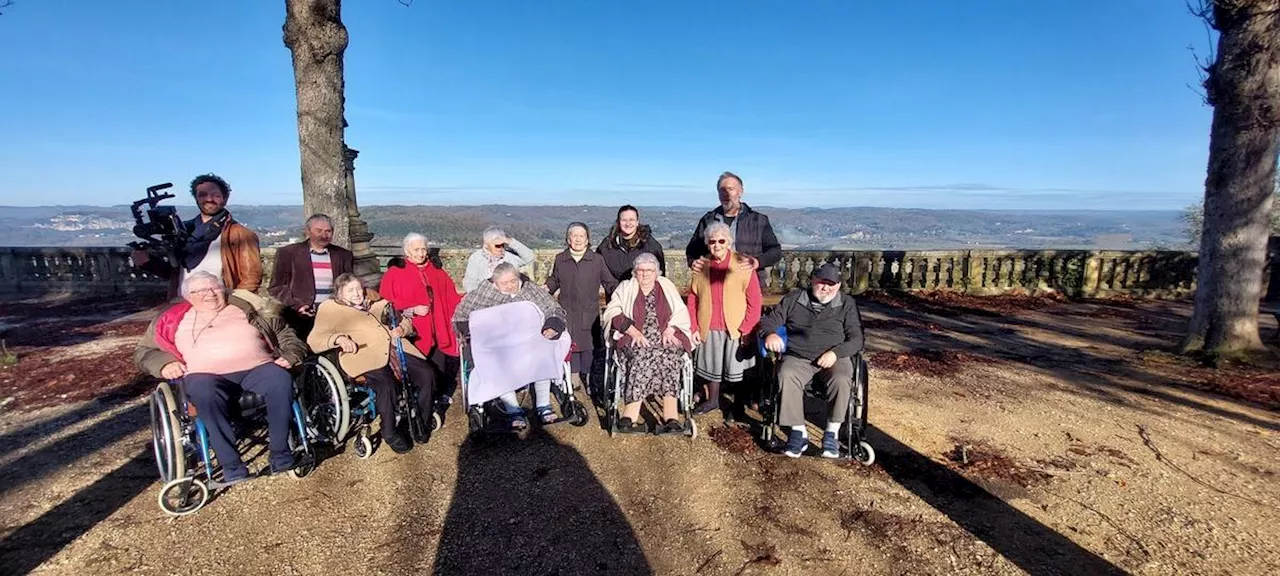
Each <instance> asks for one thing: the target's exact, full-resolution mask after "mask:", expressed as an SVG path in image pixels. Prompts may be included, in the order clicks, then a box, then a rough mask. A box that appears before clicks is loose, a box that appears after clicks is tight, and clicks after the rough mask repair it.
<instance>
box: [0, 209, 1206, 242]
mask: <svg viewBox="0 0 1280 576" xmlns="http://www.w3.org/2000/svg"><path fill="white" fill-rule="evenodd" d="M231 208H232V214H234V215H235V217H236V218H237V219H239V220H240V221H242V222H244V223H245V224H247V225H249V226H250V227H252V228H253V229H254V230H256V231H257V232H258V234H259V236H260V238H261V240H262V243H263V245H264V246H271V245H281V244H285V243H288V242H290V241H293V240H296V239H297V238H298V237H299V236H300V229H301V221H302V219H303V218H304V216H303V213H302V207H301V206H235V205H233V206H232V207H231ZM179 210H180V212H181V213H182V214H183V215H184V216H185V217H190V216H191V215H194V214H195V208H194V207H190V206H181V207H179ZM706 210H707V208H705V207H704V208H690V207H641V208H640V211H641V221H642V222H643V223H645V224H648V225H650V226H652V227H653V230H654V235H655V236H656V237H657V238H658V239H659V240H661V241H662V243H663V245H664V246H666V247H667V248H668V249H681V248H683V247H684V245H685V243H687V242H688V240H689V235H690V234H691V233H692V231H693V227H694V225H695V224H696V222H697V219H698V218H699V217H700V216H701V215H702V214H703V213H704V212H705V211H706ZM759 210H760V211H761V212H764V213H766V214H768V215H769V217H770V220H771V221H772V222H773V226H774V230H775V231H776V232H777V234H778V237H779V239H780V240H781V242H782V243H783V244H784V246H785V247H787V248H791V249H813V250H830V249H844V250H875V249H886V250H888V249H893V250H925V249H939V250H941V249H962V248H1010V249H1013V248H1026V249H1049V248H1055V249H1089V250H1102V249H1111V250H1127V249H1151V248H1163V249H1179V250H1180V249H1186V248H1187V246H1188V245H1187V238H1186V237H1185V235H1184V233H1183V224H1182V221H1181V218H1180V217H1181V214H1180V213H1179V212H1176V211H999V210H922V209H903V208H829V209H817V208H805V209H793V208H770V207H760V208H759ZM615 211H616V207H605V206H507V205H490V206H365V207H362V208H361V217H362V218H363V219H364V220H365V221H366V222H368V223H369V227H370V229H371V230H372V231H373V232H374V233H375V234H376V235H377V237H376V238H375V239H374V244H376V245H383V244H396V243H397V242H398V241H399V239H400V238H402V237H403V236H404V234H406V233H408V232H421V233H423V234H425V235H426V236H427V237H428V238H429V239H430V241H431V242H432V244H433V245H438V246H443V247H456V248H466V247H474V246H477V245H478V244H479V241H480V233H481V232H482V231H483V230H484V229H485V228H486V227H487V226H490V225H495V224H496V225H499V226H502V227H503V228H505V229H506V230H507V232H508V234H510V235H511V236H513V237H515V238H517V239H519V240H521V241H523V242H525V243H526V244H529V245H530V246H531V247H535V248H552V247H559V246H561V245H562V241H563V238H564V229H565V226H566V225H567V224H568V223H569V222H571V221H575V220H577V221H581V222H585V223H586V224H587V225H588V226H589V227H590V228H591V230H592V237H593V241H597V240H598V239H599V238H600V237H601V236H603V235H604V234H605V233H607V232H608V229H609V226H610V225H611V224H612V223H613V219H614V214H615ZM132 228H133V220H132V217H131V216H130V214H129V209H128V207H127V206H112V207H99V206H41V207H6V206H0V246H123V245H125V244H126V243H128V242H130V241H132V240H134V237H133V234H132V232H131V230H132Z"/></svg>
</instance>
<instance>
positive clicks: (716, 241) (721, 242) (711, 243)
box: [707, 238, 729, 246]
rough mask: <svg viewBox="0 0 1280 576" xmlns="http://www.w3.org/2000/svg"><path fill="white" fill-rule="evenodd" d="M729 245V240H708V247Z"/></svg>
mask: <svg viewBox="0 0 1280 576" xmlns="http://www.w3.org/2000/svg"><path fill="white" fill-rule="evenodd" d="M728 243H729V241H728V240H725V239H724V238H716V239H714V240H707V245H708V246H710V245H713V244H728Z"/></svg>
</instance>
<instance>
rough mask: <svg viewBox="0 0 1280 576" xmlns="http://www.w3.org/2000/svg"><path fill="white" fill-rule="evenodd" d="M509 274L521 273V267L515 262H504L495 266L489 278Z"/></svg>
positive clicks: (494, 278)
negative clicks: (517, 266)
mask: <svg viewBox="0 0 1280 576" xmlns="http://www.w3.org/2000/svg"><path fill="white" fill-rule="evenodd" d="M507 274H516V275H519V274H520V269H519V268H516V265H515V264H512V263H510V262H503V263H501V264H498V265H497V266H494V267H493V274H492V275H490V276H489V278H490V279H493V280H497V279H498V277H499V276H505V275H507Z"/></svg>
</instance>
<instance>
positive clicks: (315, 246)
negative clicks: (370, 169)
mask: <svg viewBox="0 0 1280 576" xmlns="http://www.w3.org/2000/svg"><path fill="white" fill-rule="evenodd" d="M306 236H307V237H306V238H305V239H303V240H302V241H301V242H298V243H296V244H290V245H288V246H284V247H281V248H280V249H279V250H276V261H275V265H274V266H273V267H272V272H271V285H270V286H268V287H267V292H269V293H270V294H271V296H272V297H273V298H275V299H276V300H279V301H280V303H281V304H284V308H285V312H284V317H285V320H286V321H288V322H289V325H290V326H292V327H293V329H294V331H295V332H297V333H298V336H299V337H300V338H302V339H303V340H306V338H307V334H310V333H311V327H312V326H313V325H314V324H315V315H316V307H317V306H319V305H320V303H321V302H324V301H325V300H328V299H329V295H330V294H331V293H332V291H333V279H334V278H337V277H338V276H341V275H343V274H347V273H350V272H351V268H352V261H353V259H352V257H351V251H350V250H347V249H346V248H343V247H341V246H335V245H333V244H330V242H331V241H333V222H332V221H330V220H329V217H328V216H326V215H324V214H316V215H314V216H312V217H310V218H307V224H306Z"/></svg>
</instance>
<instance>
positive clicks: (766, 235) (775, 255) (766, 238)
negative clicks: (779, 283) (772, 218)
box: [684, 172, 782, 289]
mask: <svg viewBox="0 0 1280 576" xmlns="http://www.w3.org/2000/svg"><path fill="white" fill-rule="evenodd" d="M716 190H717V191H718V192H719V193H720V206H719V207H717V208H716V209H715V210H712V211H710V212H707V213H706V214H704V215H703V216H702V219H701V220H699V221H698V227H697V228H695V229H694V231H693V237H692V238H690V239H689V245H688V246H686V247H685V249H684V254H685V257H686V258H687V259H688V261H689V267H690V268H692V269H693V270H694V271H695V272H697V271H700V270H701V269H702V266H703V265H704V264H705V263H706V258H707V256H708V254H709V252H708V251H707V242H706V239H705V238H703V231H704V230H706V229H707V225H708V224H710V223H712V222H716V221H720V222H724V223H725V224H727V225H728V226H729V228H730V229H731V230H733V237H734V239H735V241H734V244H735V247H734V251H735V252H737V253H739V254H742V255H743V256H746V257H748V258H747V263H746V264H745V265H744V266H750V267H751V268H752V269H753V270H755V271H756V274H757V275H758V276H759V278H760V287H761V288H762V289H763V288H765V275H764V269H765V268H768V267H770V266H773V265H774V264H777V263H778V262H779V261H780V260H782V244H779V243H778V237H777V235H775V234H774V233H773V226H772V225H771V224H769V217H768V216H765V215H764V214H761V213H760V212H756V211H755V210H752V209H751V207H750V206H747V205H746V204H744V203H743V202H742V178H739V177H738V175H737V174H734V173H732V172H725V173H723V174H721V175H720V179H719V180H717V181H716Z"/></svg>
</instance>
